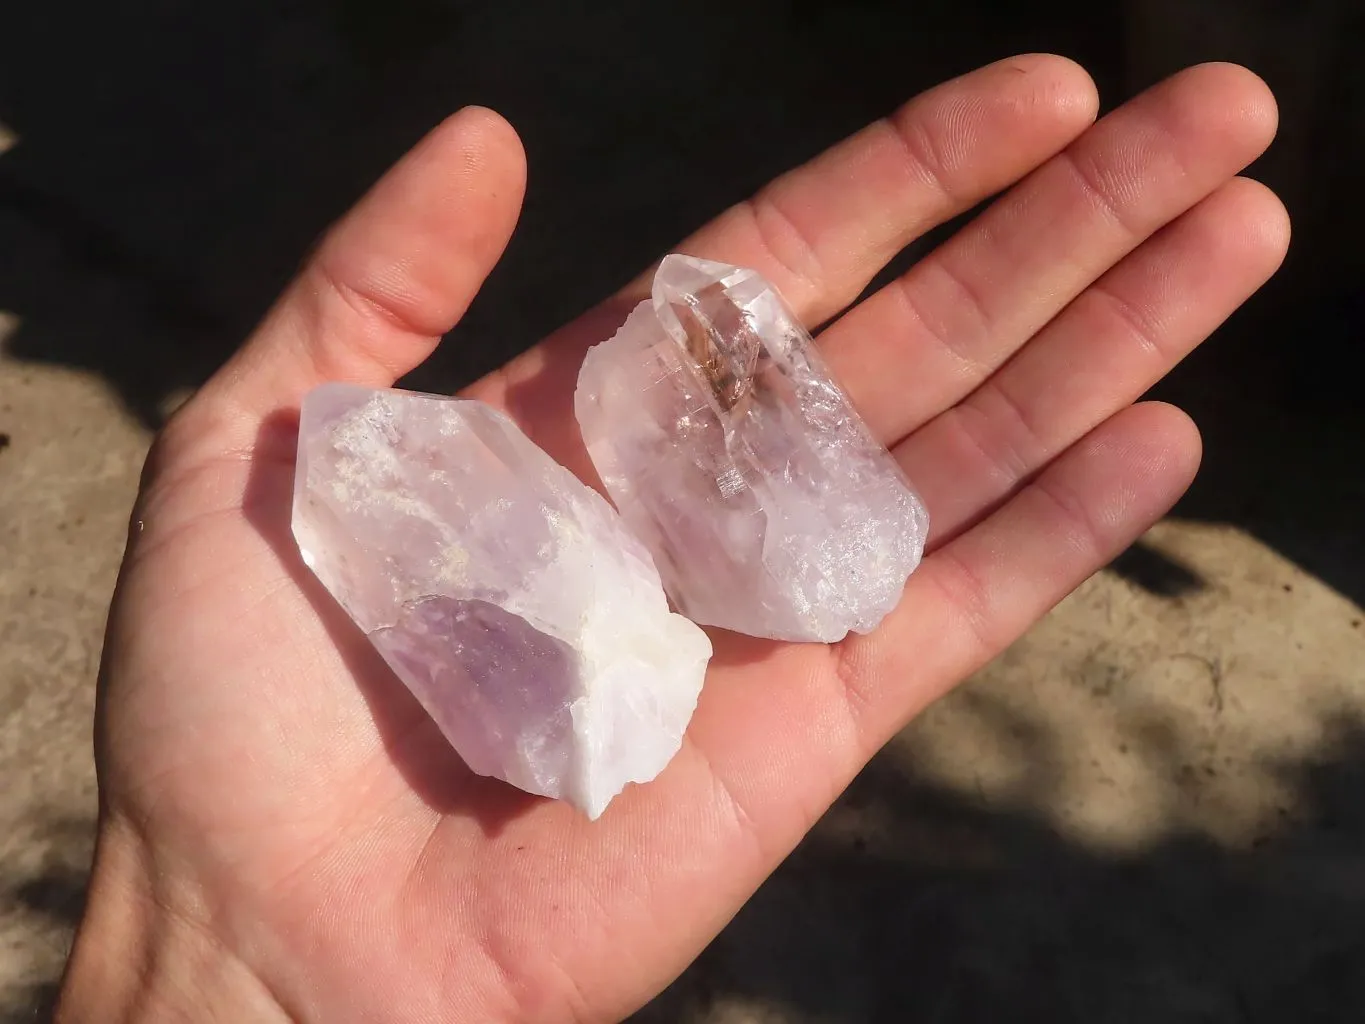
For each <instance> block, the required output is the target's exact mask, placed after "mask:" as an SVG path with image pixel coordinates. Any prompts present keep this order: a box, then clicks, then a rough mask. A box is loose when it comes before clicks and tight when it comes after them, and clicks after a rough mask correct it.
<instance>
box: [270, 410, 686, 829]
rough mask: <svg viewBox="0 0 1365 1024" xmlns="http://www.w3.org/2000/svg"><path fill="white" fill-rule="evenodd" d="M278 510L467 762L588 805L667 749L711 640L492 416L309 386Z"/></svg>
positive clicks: (605, 510) (675, 743) (543, 461)
mask: <svg viewBox="0 0 1365 1024" xmlns="http://www.w3.org/2000/svg"><path fill="white" fill-rule="evenodd" d="M293 525H294V535H295V537H296V539H297V540H298V542H299V547H300V550H301V551H302V553H303V557H304V560H305V561H306V562H307V563H308V565H309V566H310V567H311V568H312V570H313V572H314V573H316V574H317V576H318V578H319V579H320V580H321V581H322V582H323V584H324V585H325V586H326V587H327V589H328V590H329V591H330V592H331V594H332V595H333V596H334V597H335V598H336V599H337V601H338V602H339V603H340V604H341V606H342V607H343V608H345V609H346V611H347V613H348V614H349V615H350V616H351V618H352V619H354V620H355V622H356V624H357V625H358V626H359V627H360V628H361V629H362V630H364V632H365V633H366V634H367V635H368V636H369V638H370V640H371V641H372V642H373V643H374V645H375V647H376V648H377V649H378V651H379V652H380V654H381V655H383V657H384V660H385V661H387V662H388V664H389V665H390V666H391V667H392V668H393V670H394V672H395V673H396V674H397V675H398V676H399V678H400V679H402V680H403V682H404V683H406V684H407V686H408V687H409V688H410V689H411V690H412V692H413V693H414V694H415V695H416V697H417V699H418V700H419V701H421V703H422V705H423V706H424V707H425V708H426V709H427V711H428V712H429V713H430V714H431V716H432V718H433V719H435V721H436V723H437V724H438V725H439V726H440V728H441V731H442V732H443V733H444V734H445V736H446V737H447V738H448V739H449V740H450V742H451V743H452V745H454V747H455V749H456V750H458V751H459V753H460V755H461V757H463V758H464V760H465V762H466V763H467V764H468V765H469V767H470V768H471V769H472V770H474V771H475V772H478V773H479V774H481V775H491V776H494V777H497V778H500V779H504V780H506V781H507V782H510V783H512V784H513V785H514V786H517V787H519V788H521V789H524V790H526V791H528V792H531V793H538V794H541V795H544V796H549V797H558V798H562V799H564V800H567V801H569V802H570V803H572V804H574V805H575V806H577V807H579V808H581V809H582V810H583V811H584V812H586V813H587V814H588V816H589V817H593V818H595V817H597V816H598V815H599V814H601V813H602V811H603V810H604V809H605V808H606V806H607V804H608V803H609V802H610V801H611V799H612V798H613V797H614V796H615V795H616V794H617V793H619V792H620V791H621V789H622V788H623V787H624V786H625V785H626V783H628V782H647V781H649V780H650V779H653V778H654V777H655V776H656V775H658V773H659V772H660V771H662V770H663V768H664V766H665V765H666V764H667V763H668V762H669V760H670V759H671V758H672V757H673V755H674V754H675V753H676V752H677V750H678V748H679V746H680V745H681V743H682V736H683V732H684V731H685V729H686V728H687V723H688V721H689V720H690V719H691V716H692V712H693V710H694V708H695V707H696V702H697V696H698V693H699V692H700V690H701V684H702V678H703V675H704V674H705V671H706V663H707V660H708V659H709V658H710V656H711V645H710V641H709V640H707V638H706V635H705V634H704V633H702V631H701V630H700V629H698V628H697V627H696V626H694V625H693V624H692V623H690V622H688V621H687V620H686V619H684V618H683V617H682V616H680V615H676V614H673V613H672V612H671V611H670V610H669V608H668V603H667V600H666V598H665V596H664V592H663V588H662V587H661V585H660V582H659V576H658V573H657V571H656V570H655V568H654V565H653V563H652V562H651V561H650V557H649V554H648V552H647V551H645V549H644V548H643V547H642V546H641V545H640V543H639V542H638V541H636V540H635V539H634V538H633V537H632V536H631V535H630V534H629V533H628V532H627V531H626V529H625V528H624V526H623V525H622V523H621V521H620V519H619V517H618V516H617V515H616V513H615V512H614V511H613V510H612V509H611V507H610V506H609V505H608V504H607V502H606V501H605V500H603V499H602V497H601V496H600V495H598V494H597V493H596V492H595V491H593V490H591V489H590V488H588V487H586V486H585V485H583V484H582V483H581V482H579V481H578V479H577V478H575V477H574V476H573V475H572V474H571V473H569V471H568V470H566V469H564V468H563V467H561V466H559V465H557V464H556V463H555V462H554V461H553V460H551V459H550V457H549V456H548V455H546V454H545V453H544V452H542V451H541V450H540V449H539V448H537V447H536V446H535V445H534V444H532V443H531V441H530V440H528V439H527V438H526V436H525V435H524V434H522V432H521V431H520V430H519V429H518V428H517V427H516V425H515V424H513V423H512V421H511V420H509V419H508V418H507V417H506V416H504V415H503V414H502V413H500V412H497V411H496V410H494V409H492V408H490V407H489V406H486V405H483V404H481V403H478V402H471V401H464V400H458V399H451V398H444V397H438V396H434V395H419V394H414V393H411V392H403V391H376V390H372V389H369V388H361V387H355V386H351V385H340V384H329V385H325V386H323V387H321V388H318V389H317V390H315V391H313V392H312V393H311V394H310V395H309V396H308V397H307V399H306V400H305V402H304V406H303V413H302V421H301V424H300V430H299V454H298V469H297V479H296V484H295V496H294V523H293Z"/></svg>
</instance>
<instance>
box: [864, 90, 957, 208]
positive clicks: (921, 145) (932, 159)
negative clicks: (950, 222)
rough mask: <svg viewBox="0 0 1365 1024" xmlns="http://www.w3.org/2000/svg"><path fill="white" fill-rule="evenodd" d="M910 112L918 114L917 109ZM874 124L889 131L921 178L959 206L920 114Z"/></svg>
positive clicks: (941, 157) (944, 166) (943, 162)
mask: <svg viewBox="0 0 1365 1024" xmlns="http://www.w3.org/2000/svg"><path fill="white" fill-rule="evenodd" d="M913 113H915V114H918V111H915V112H913ZM878 124H884V125H886V127H887V128H888V129H889V130H890V132H891V135H892V137H893V138H894V139H895V141H896V142H897V143H898V144H899V145H900V148H901V149H902V150H903V151H904V152H905V158H906V160H907V161H908V162H909V164H910V166H911V167H912V168H913V169H914V170H915V171H916V172H917V173H918V176H919V178H920V180H921V181H923V182H924V183H925V184H927V185H928V186H929V187H930V188H932V189H933V190H934V191H935V192H937V193H938V194H939V195H940V196H942V197H943V198H944V199H947V200H948V201H949V202H950V203H952V204H953V205H954V206H957V205H960V202H959V199H958V195H957V190H956V189H954V188H951V187H950V186H949V185H948V178H949V176H948V172H947V167H946V164H945V161H944V159H943V156H942V154H941V153H940V152H939V147H938V146H937V145H935V144H934V139H933V133H932V132H930V131H929V129H928V128H927V127H926V126H925V124H924V119H923V118H922V117H919V116H909V117H904V118H883V119H882V120H881V121H879V122H878Z"/></svg>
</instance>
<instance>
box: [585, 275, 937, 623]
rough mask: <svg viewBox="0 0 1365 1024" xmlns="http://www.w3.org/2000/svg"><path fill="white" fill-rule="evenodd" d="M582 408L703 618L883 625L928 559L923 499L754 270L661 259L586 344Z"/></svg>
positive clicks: (635, 511) (606, 471)
mask: <svg viewBox="0 0 1365 1024" xmlns="http://www.w3.org/2000/svg"><path fill="white" fill-rule="evenodd" d="M575 411H576V413H577V417H578V422H579V426H580V428H581V430H582V433H583V439H584V441H585V443H586V444H587V447H588V452H589V455H590V456H591V458H592V461H593V464H594V465H595V466H596V468H597V472H598V474H599V475H600V476H601V478H602V482H603V483H604V484H605V486H606V489H607V492H608V494H609V495H610V496H611V498H612V500H613V501H614V502H615V504H616V507H617V508H618V509H619V510H620V512H621V515H622V516H623V517H624V519H625V520H626V522H627V524H629V526H630V527H631V529H632V530H633V531H634V533H635V534H636V536H637V537H639V538H640V539H641V540H642V541H643V542H644V544H645V546H646V547H647V548H648V549H649V550H650V552H651V553H652V554H653V556H654V560H655V563H656V564H657V565H658V567H659V571H660V574H661V575H662V577H663V581H664V586H665V588H666V589H667V590H668V593H669V595H670V597H672V599H673V602H674V604H675V605H676V606H677V608H678V610H679V611H681V612H682V613H683V614H685V615H687V616H688V617H689V618H691V619H693V620H695V621H696V622H700V623H703V624H707V625H714V626H721V627H724V628H726V629H732V630H736V631H739V632H742V633H749V634H752V635H754V636H763V637H773V638H777V639H784V640H813V641H823V642H833V641H836V640H840V639H842V638H843V637H844V636H846V635H847V634H848V633H849V632H850V631H854V632H858V633H867V632H870V631H871V630H872V629H874V628H875V627H876V626H877V624H878V623H880V622H881V620H882V619H883V618H884V617H885V616H886V615H887V614H888V613H889V612H890V611H891V609H892V608H894V607H895V606H896V604H897V603H898V602H899V600H900V596H901V592H902V590H903V588H904V586H905V581H906V579H907V578H908V577H909V575H910V574H911V573H912V572H913V571H914V570H915V568H916V566H917V565H918V564H919V561H920V557H921V555H922V553H923V550H924V542H925V539H926V537H927V534H928V530H929V520H928V515H927V513H926V511H925V508H924V504H923V503H922V502H921V501H920V499H919V497H918V496H917V495H916V493H915V491H914V489H913V488H912V487H911V485H910V483H909V481H907V480H906V478H905V476H904V474H903V473H902V472H901V469H900V467H899V465H898V464H897V463H896V461H895V459H894V458H892V456H891V454H890V453H889V452H888V451H887V450H886V448H885V447H884V446H883V445H882V444H881V443H880V442H879V441H878V440H877V439H876V438H875V437H874V436H873V435H872V433H871V432H870V430H869V429H868V427H867V425H866V424H865V423H864V422H863V420H862V418H861V417H860V416H859V415H858V413H857V411H856V410H855V409H854V408H853V405H852V403H851V402H850V401H849V399H848V397H847V396H846V395H845V394H844V392H843V391H842V390H841V389H840V388H839V386H838V384H836V383H835V381H834V380H833V379H832V377H831V376H830V373H829V370H828V369H827V367H826V366H825V363H824V361H823V359H822V358H821V357H820V354H819V352H818V350H817V348H816V346H815V345H814V343H813V342H812V340H811V336H810V334H809V333H808V332H807V331H806V329H805V328H804V327H803V326H802V325H801V322H800V321H799V319H798V318H797V317H796V315H795V314H794V313H793V311H792V310H791V309H790V308H789V307H788V306H787V304H786V303H785V302H784V301H783V300H782V298H781V296H779V295H778V293H777V291H776V290H775V289H774V288H773V287H772V285H770V284H769V283H768V282H767V281H765V280H764V279H763V278H762V277H761V276H760V275H759V274H757V273H756V272H754V271H752V270H745V269H741V268H739V267H732V266H728V265H726V264H722V263H713V262H709V261H706V260H700V259H694V258H692V257H688V256H678V255H674V256H669V257H667V258H666V259H664V261H663V262H662V264H661V265H660V266H659V269H658V271H657V273H656V274H655V277H654V284H653V290H652V295H651V297H650V298H649V299H647V300H646V301H644V302H642V303H640V305H639V306H637V307H636V308H635V310H634V311H633V312H632V313H631V314H630V316H629V317H628V318H627V320H626V322H625V324H624V325H623V326H622V327H621V329H620V330H619V331H618V332H617V333H616V334H615V336H613V337H612V338H611V339H610V340H608V341H606V342H604V343H602V344H601V345H598V346H596V347H594V348H593V349H592V350H591V351H590V352H589V353H588V355H587V358H586V359H585V361H584V364H583V367H582V370H581V372H580V374H579V379H578V390H577V394H576V396H575Z"/></svg>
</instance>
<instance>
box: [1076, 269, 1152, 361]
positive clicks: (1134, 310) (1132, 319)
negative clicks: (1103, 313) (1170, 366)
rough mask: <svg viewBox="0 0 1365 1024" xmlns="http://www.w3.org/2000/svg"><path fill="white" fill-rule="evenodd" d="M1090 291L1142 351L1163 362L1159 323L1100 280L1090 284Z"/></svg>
mask: <svg viewBox="0 0 1365 1024" xmlns="http://www.w3.org/2000/svg"><path fill="white" fill-rule="evenodd" d="M1090 291H1091V292H1092V293H1093V294H1094V297H1095V299H1096V300H1097V301H1099V302H1100V303H1102V304H1103V305H1104V306H1105V307H1107V309H1108V311H1109V313H1110V315H1111V316H1112V317H1113V318H1114V319H1116V320H1118V321H1119V323H1120V324H1121V325H1122V326H1123V327H1124V328H1125V329H1126V330H1127V331H1128V332H1129V333H1130V334H1131V335H1132V336H1133V339H1134V340H1135V341H1136V342H1137V343H1138V346H1139V347H1140V348H1141V349H1142V351H1143V352H1144V353H1146V354H1148V355H1150V356H1152V357H1153V358H1154V359H1157V360H1159V361H1162V362H1163V363H1164V362H1165V360H1166V352H1165V349H1164V348H1163V347H1162V345H1161V343H1160V342H1158V341H1157V338H1158V337H1159V336H1160V334H1161V332H1160V329H1159V325H1157V324H1154V323H1153V322H1152V319H1151V317H1148V316H1146V315H1144V314H1143V313H1142V311H1141V309H1140V308H1139V307H1138V306H1136V305H1134V304H1133V303H1131V302H1129V301H1128V300H1127V299H1125V298H1123V297H1122V296H1120V295H1119V294H1118V293H1117V292H1116V291H1114V290H1113V289H1112V288H1108V287H1106V286H1105V285H1104V284H1103V283H1102V282H1096V283H1095V284H1092V285H1091V286H1090Z"/></svg>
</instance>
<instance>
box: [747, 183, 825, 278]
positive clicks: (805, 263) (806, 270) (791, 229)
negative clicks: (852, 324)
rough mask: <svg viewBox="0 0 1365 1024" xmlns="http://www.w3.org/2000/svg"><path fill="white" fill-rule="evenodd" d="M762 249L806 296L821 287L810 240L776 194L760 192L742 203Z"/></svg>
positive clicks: (815, 255)
mask: <svg viewBox="0 0 1365 1024" xmlns="http://www.w3.org/2000/svg"><path fill="white" fill-rule="evenodd" d="M742 205H743V207H744V209H745V211H746V212H747V213H748V216H749V219H750V220H751V221H752V222H753V225H754V231H755V233H756V234H757V236H758V240H759V243H760V244H761V245H762V246H763V249H764V251H765V252H766V253H767V254H768V256H769V257H770V258H771V259H772V261H773V262H774V263H775V264H777V266H778V267H780V268H781V269H782V271H783V272H784V273H785V274H787V275H788V276H789V277H791V278H793V279H794V281H795V283H796V284H797V285H798V286H799V287H800V288H801V289H803V290H804V291H805V293H806V296H807V297H808V298H809V299H813V298H816V297H818V296H819V295H820V294H821V293H822V291H823V288H822V287H821V284H820V281H821V279H822V277H823V272H822V270H821V267H820V259H819V256H818V255H817V254H816V248H815V244H814V242H813V241H812V240H811V239H810V238H808V237H807V236H806V234H805V233H804V232H803V231H802V230H801V229H800V228H799V227H798V226H797V224H796V221H795V220H794V219H793V218H792V217H790V216H788V215H787V214H786V212H785V211H784V210H783V209H782V207H781V204H780V203H779V201H778V199H777V198H776V196H774V195H773V194H771V193H769V192H767V191H764V192H760V193H759V194H758V195H757V196H755V197H754V198H753V199H750V200H747V201H745V202H744V203H743V204H742Z"/></svg>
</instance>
